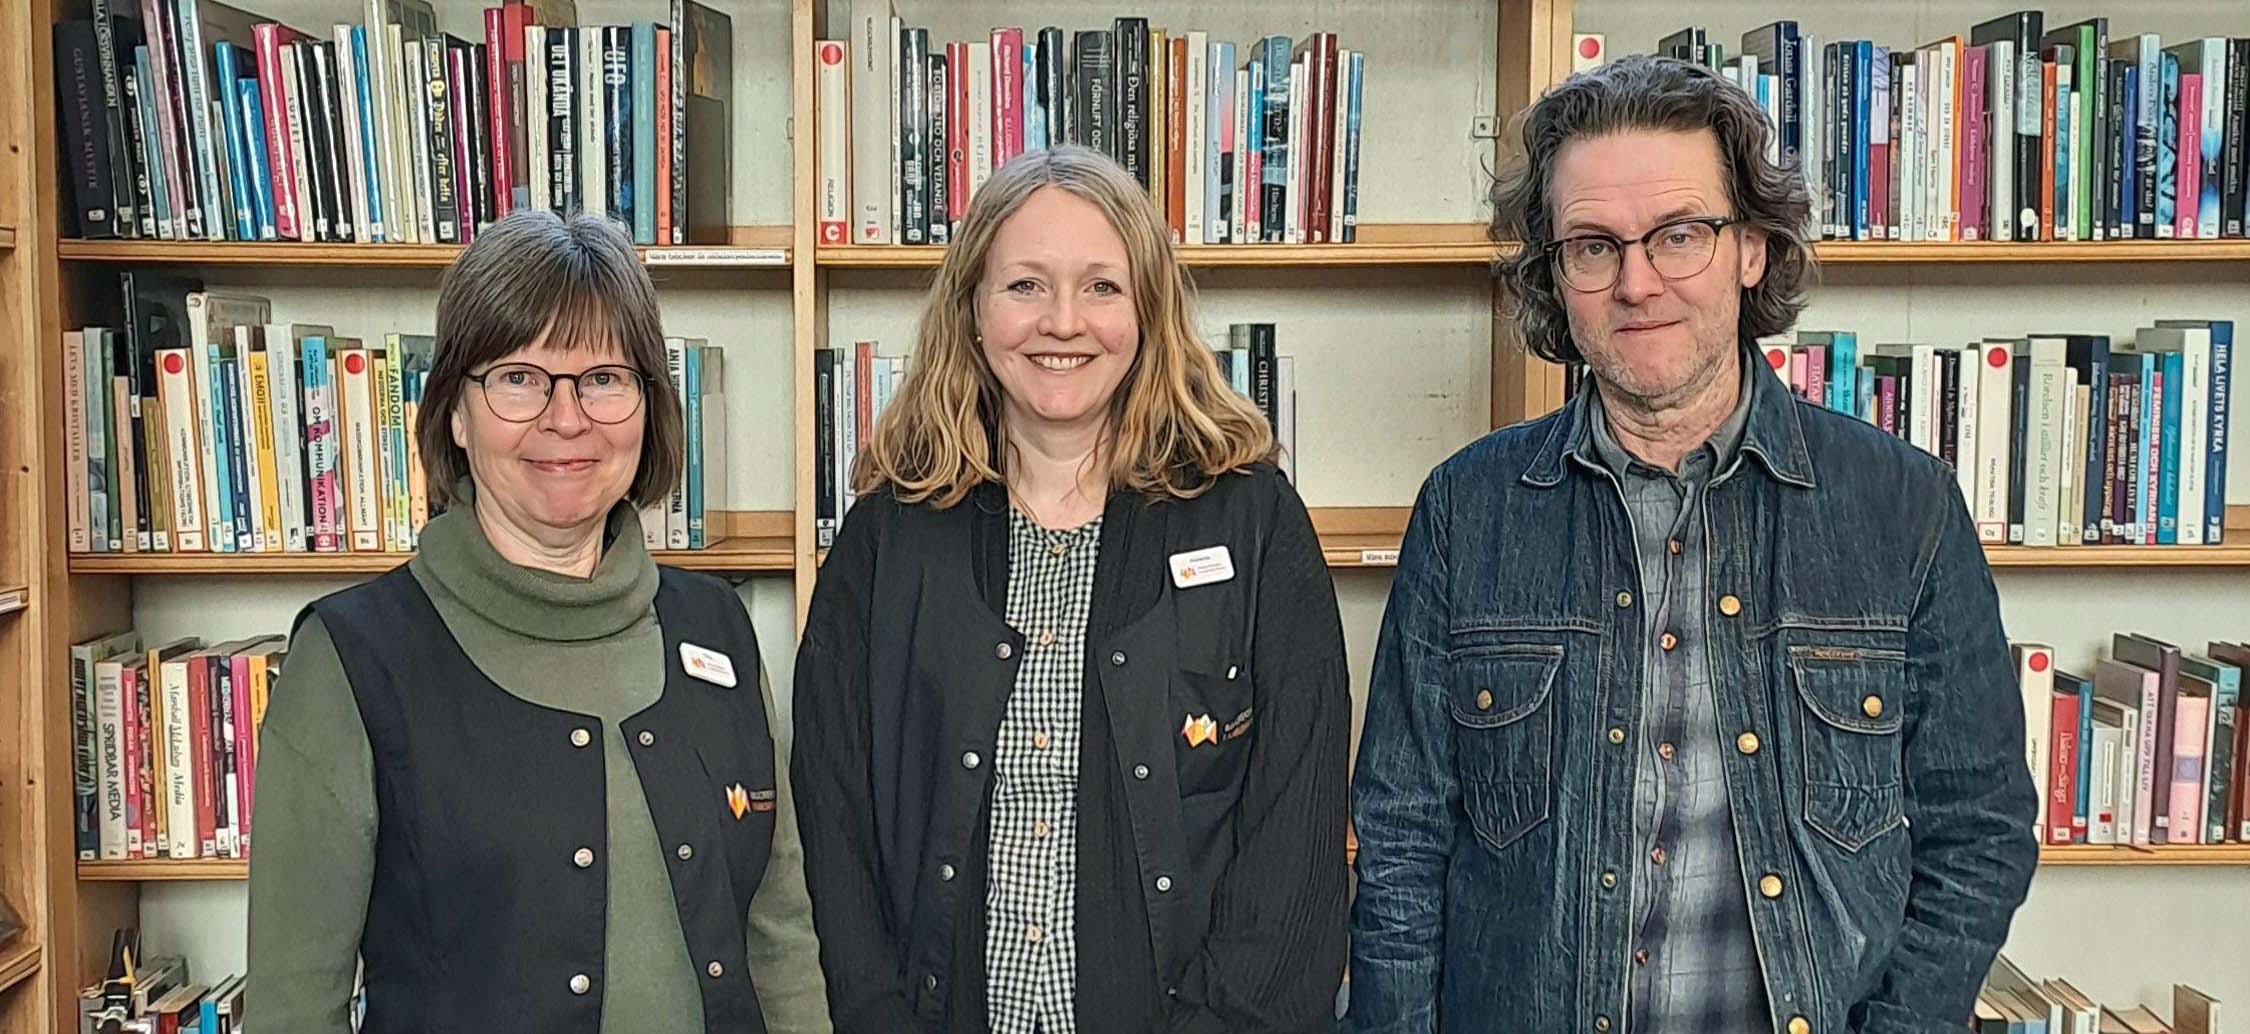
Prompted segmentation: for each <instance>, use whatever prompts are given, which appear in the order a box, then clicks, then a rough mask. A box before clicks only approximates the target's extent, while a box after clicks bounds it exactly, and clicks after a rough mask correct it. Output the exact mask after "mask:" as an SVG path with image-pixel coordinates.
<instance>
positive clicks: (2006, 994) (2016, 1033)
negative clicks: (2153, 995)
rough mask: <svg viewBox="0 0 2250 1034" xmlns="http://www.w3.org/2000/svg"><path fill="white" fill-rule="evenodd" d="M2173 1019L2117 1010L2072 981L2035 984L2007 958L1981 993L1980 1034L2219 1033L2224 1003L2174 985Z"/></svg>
mask: <svg viewBox="0 0 2250 1034" xmlns="http://www.w3.org/2000/svg"><path fill="white" fill-rule="evenodd" d="M2171 1004H2172V1020H2171V1022H2170V1023H2166V1022H2165V1021H2164V1019H2163V1017H2161V1016H2158V1015H2157V1014H2156V1012H2155V1011H2154V1010H2152V1009H2150V1008H2149V1007H2148V1006H2146V1005H2135V1006H2130V1007H2124V1008H2112V1007H2110V1006H2106V1005H2103V1004H2101V1003H2100V1002H2097V1001H2095V1000H2094V999H2093V998H2092V997H2090V996H2088V995H2087V994H2086V993H2085V992H2083V991H2080V990H2079V989H2078V988H2077V987H2076V986H2075V985H2073V984H2072V983H2071V982H2070V981H2068V980H2062V979H2055V980H2034V979H2032V978H2031V977H2030V976H2029V975H2027V974H2026V973H2025V972H2024V971H2023V968H2022V967H2021V966H2018V965H2017V964H2016V963H2015V961H2014V960H2012V959H2010V958H2008V956H2006V955H2005V954H2003V955H2001V956H2000V957H1998V958H1996V959H1994V960H1993V963H1992V971H1991V973H1989V974H1988V975H1987V976H1986V977H1985V982H1984V986H1983V987H1982V988H1980V989H1979V990H1978V991H1977V1001H1976V1016H1975V1020H1974V1023H1973V1024H1972V1027H1971V1029H1973V1030H1975V1031H1976V1032H1977V1034H2220V1025H2219V1021H2220V1009H2219V1000H2218V999H2217V998H2213V997H2212V996H2210V995H2208V994H2205V993H2203V992H2202V991H2198V990H2196V989H2195V988H2194V987H2191V986H2189V985H2187V984H2173V985H2172V1003H2171Z"/></svg>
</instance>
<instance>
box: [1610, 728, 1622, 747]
mask: <svg viewBox="0 0 2250 1034" xmlns="http://www.w3.org/2000/svg"><path fill="white" fill-rule="evenodd" d="M1609 742H1611V743H1623V742H1625V730H1623V729H1620V728H1618V727H1616V726H1611V727H1610V730H1609Z"/></svg>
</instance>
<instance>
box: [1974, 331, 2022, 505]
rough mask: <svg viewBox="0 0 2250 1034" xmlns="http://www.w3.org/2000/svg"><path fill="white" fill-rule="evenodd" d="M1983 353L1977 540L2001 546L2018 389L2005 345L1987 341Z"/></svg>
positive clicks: (1979, 375) (1979, 383)
mask: <svg viewBox="0 0 2250 1034" xmlns="http://www.w3.org/2000/svg"><path fill="white" fill-rule="evenodd" d="M1980 349H1981V351H1982V353H1983V357H1984V361H1983V365H1982V366H1981V367H1980V368H1979V369H1978V371H1977V396H1978V398H1977V453H1976V464H1977V490H1976V495H1975V496H1974V500H1975V502H1974V504H1973V505H1974V507H1975V509H1976V515H1977V540H1978V541H1980V542H1985V543H1992V544H2000V543H2005V542H2007V541H2008V479H2009V475H2010V474H2011V473H2012V471H2013V464H2012V463H2011V462H2010V457H2009V455H2008V450H2009V447H2010V444H2009V443H2010V439H2011V437H2012V436H2013V435H2014V433H2015V416H2014V412H2013V409H2014V404H2015V396H2014V392H2015V386H2014V384H2013V383H2012V380H2011V377H2012V373H2011V368H2010V363H2011V362H2012V359H2013V357H2012V356H2011V354H2010V352H2009V349H2008V345H2007V344H2006V343H2005V342H1993V341H1987V342H1985V343H1984V344H1983V345H1982V346H1980Z"/></svg>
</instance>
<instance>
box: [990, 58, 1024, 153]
mask: <svg viewBox="0 0 2250 1034" xmlns="http://www.w3.org/2000/svg"><path fill="white" fill-rule="evenodd" d="M1022 153H1023V30H1022V29H995V30H993V32H992V167H993V168H994V169H998V168H1000V167H1001V166H1003V165H1006V164H1008V162H1009V160H1011V159H1013V158H1014V157H1015V156H1017V155H1019V154H1022Z"/></svg>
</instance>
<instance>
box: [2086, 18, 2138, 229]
mask: <svg viewBox="0 0 2250 1034" xmlns="http://www.w3.org/2000/svg"><path fill="white" fill-rule="evenodd" d="M2088 20H2089V21H2090V22H2092V23H2093V27H2094V61H2093V67H2094V85H2093V90H2094V105H2093V107H2094V118H2093V121H2094V124H2093V126H2092V127H2090V131H2091V132H2092V133H2093V134H2094V136H2093V139H2094V140H2096V141H2098V140H2101V139H2102V138H2103V137H2105V136H2107V135H2108V134H2111V133H2117V132H2120V131H2121V129H2120V127H2122V126H2127V125H2131V124H2132V118H2133V114H2134V113H2133V112H2129V111H2126V110H2125V109H2124V108H2123V107H2121V106H2119V104H2118V101H2119V100H2120V98H2119V97H2118V96H2117V93H2118V91H2119V89H2120V88H2121V87H2122V86H2123V85H2124V84H2123V82H2122V81H2118V80H2112V79H2110V77H2108V76H2106V75H2103V74H2101V67H2102V61H2103V59H2104V58H2106V57H2107V56H2108V54H2109V19H2107V18H2092V19H2088ZM2084 64H2085V62H2083V61H2081V62H2080V65H2081V66H2083V65H2084ZM2134 65H2135V66H2136V67H2138V65H2139V63H2138V62H2134ZM2083 88H2084V87H2080V89H2083ZM2100 153H2101V152H2099V151H2095V152H2094V154H2095V155H2096V157H2095V159H2094V171H2093V176H2094V182H2093V186H2094V188H2095V190H2094V193H2093V194H2092V195H2091V196H2092V197H2095V198H2099V197H2101V196H2102V195H2103V194H2104V193H2106V192H2108V190H2109V189H2110V187H2109V181H2110V180H2113V179H2117V178H2119V177H2120V176H2129V175H2131V173H2132V170H2130V169H2127V168H2124V167H2123V166H2118V167H2116V168H2104V167H2103V166H2102V162H2101V158H2100V157H2099V156H2100ZM2120 189H2123V188H2120ZM2103 215H2104V213H2103V212H2102V211H2100V209H2099V208H2098V207H2096V209H2095V212H2094V230H2095V231H2096V236H2095V239H2096V240H2099V239H2101V238H2100V236H2099V234H2100V231H2101V230H2102V229H2103ZM2108 230H2109V235H2110V236H2111V237H2113V238H2116V237H2131V236H2132V235H2133V230H2132V228H2131V227H2127V226H2119V225H2117V223H2116V222H2114V221H2112V222H2110V223H2109V224H2108Z"/></svg>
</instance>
